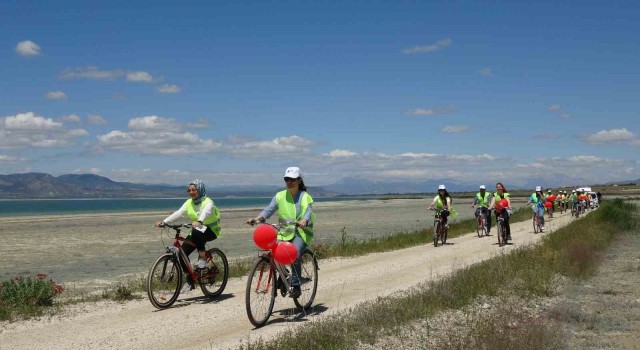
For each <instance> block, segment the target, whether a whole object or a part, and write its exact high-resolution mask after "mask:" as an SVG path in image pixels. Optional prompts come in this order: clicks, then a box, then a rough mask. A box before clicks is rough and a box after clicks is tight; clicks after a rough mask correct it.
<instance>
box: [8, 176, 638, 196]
mask: <svg viewBox="0 0 640 350" xmlns="http://www.w3.org/2000/svg"><path fill="white" fill-rule="evenodd" d="M553 181H554V183H553V184H551V182H550V180H549V179H530V180H529V181H527V182H526V183H523V184H521V185H520V186H510V187H511V188H510V190H516V189H532V188H534V187H535V186H537V185H539V184H542V186H543V187H545V188H547V187H548V186H560V185H562V186H582V185H586V184H582V183H580V181H579V180H576V179H571V178H564V179H557V178H556V179H553ZM625 182H627V183H628V182H630V183H640V179H638V180H634V181H625ZM621 183H622V182H621ZM439 184H446V185H447V189H448V190H449V191H450V192H466V191H475V190H477V188H478V185H479V183H465V182H460V181H455V180H451V179H437V180H436V179H432V180H427V181H396V182H389V181H371V180H366V179H361V178H345V179H342V180H341V181H340V182H338V183H335V184H331V185H326V186H321V187H313V186H309V193H312V194H313V195H314V196H317V197H331V196H339V195H365V194H372V195H383V194H409V193H414V194H416V193H417V194H424V193H434V192H436V189H437V188H438V185H439ZM486 185H487V187H488V188H492V187H493V183H490V182H487V183H486ZM280 189H282V187H279V186H225V187H213V188H209V189H208V191H207V193H208V194H209V195H210V196H212V197H217V198H222V197H270V196H272V195H273V194H274V193H275V192H276V191H278V190H280ZM185 195H186V193H185V187H184V186H175V185H162V184H137V183H131V182H116V181H113V180H111V179H109V178H106V177H104V176H99V175H94V174H66V175H60V176H53V175H50V174H45V173H24V174H10V175H0V199H27V198H43V199H44V198H47V199H61V198H172V197H184V196H185Z"/></svg>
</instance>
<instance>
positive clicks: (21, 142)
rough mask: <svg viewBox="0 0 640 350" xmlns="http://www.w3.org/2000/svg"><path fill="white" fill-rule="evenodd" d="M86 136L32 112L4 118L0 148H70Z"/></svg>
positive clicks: (81, 131) (82, 130) (81, 132)
mask: <svg viewBox="0 0 640 350" xmlns="http://www.w3.org/2000/svg"><path fill="white" fill-rule="evenodd" d="M87 135H88V133H87V131H86V130H84V129H67V128H66V127H65V126H64V125H63V124H62V123H61V122H57V121H54V120H53V119H51V118H44V117H42V116H39V115H36V114H35V113H33V112H27V113H19V114H16V115H13V116H8V117H5V118H4V125H3V127H2V128H0V148H25V147H42V148H51V147H64V146H71V145H73V144H75V140H76V139H77V138H79V137H83V136H87Z"/></svg>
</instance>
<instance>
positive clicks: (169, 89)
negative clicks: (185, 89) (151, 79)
mask: <svg viewBox="0 0 640 350" xmlns="http://www.w3.org/2000/svg"><path fill="white" fill-rule="evenodd" d="M180 91H181V89H180V87H178V85H175V84H163V85H161V86H158V92H161V93H163V94H176V93H178V92H180Z"/></svg>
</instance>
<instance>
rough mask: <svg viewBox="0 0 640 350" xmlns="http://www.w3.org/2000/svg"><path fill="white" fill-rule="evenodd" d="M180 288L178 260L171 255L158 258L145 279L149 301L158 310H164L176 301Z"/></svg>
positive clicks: (180, 275) (180, 276)
mask: <svg viewBox="0 0 640 350" xmlns="http://www.w3.org/2000/svg"><path fill="white" fill-rule="evenodd" d="M180 286H182V272H181V269H180V264H179V263H178V260H177V259H176V258H175V256H174V255H173V254H171V253H167V254H164V255H162V256H160V257H159V258H158V260H156V262H155V263H153V266H151V270H150V271H149V276H148V277H147V295H148V296H149V301H150V302H151V304H152V305H153V306H155V307H156V308H158V309H166V308H168V307H170V306H171V305H173V303H175V301H176V299H178V295H179V294H180Z"/></svg>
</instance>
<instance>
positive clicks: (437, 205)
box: [436, 196, 453, 210]
mask: <svg viewBox="0 0 640 350" xmlns="http://www.w3.org/2000/svg"><path fill="white" fill-rule="evenodd" d="M436 198H437V199H436V208H438V209H444V203H442V199H441V198H440V196H436ZM447 198H451V197H447ZM452 207H453V203H452V204H451V205H450V206H449V210H451V208H452Z"/></svg>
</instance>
